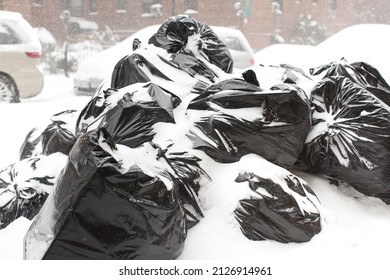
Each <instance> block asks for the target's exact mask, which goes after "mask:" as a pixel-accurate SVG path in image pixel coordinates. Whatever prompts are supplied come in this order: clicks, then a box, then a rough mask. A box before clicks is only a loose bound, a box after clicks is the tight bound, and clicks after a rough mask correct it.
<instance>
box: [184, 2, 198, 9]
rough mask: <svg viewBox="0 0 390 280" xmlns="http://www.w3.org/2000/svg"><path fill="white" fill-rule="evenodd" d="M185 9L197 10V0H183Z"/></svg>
mask: <svg viewBox="0 0 390 280" xmlns="http://www.w3.org/2000/svg"><path fill="white" fill-rule="evenodd" d="M184 9H185V10H195V11H197V10H198V0H185V1H184Z"/></svg>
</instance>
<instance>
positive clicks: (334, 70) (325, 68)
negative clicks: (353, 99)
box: [310, 58, 390, 106]
mask: <svg viewBox="0 0 390 280" xmlns="http://www.w3.org/2000/svg"><path fill="white" fill-rule="evenodd" d="M310 73H311V74H312V75H322V78H323V79H325V78H327V77H331V76H337V77H347V78H349V79H350V80H351V81H352V82H354V83H356V84H358V85H359V86H361V87H363V88H365V89H366V90H368V91H369V92H371V93H372V94H374V95H375V96H376V97H377V98H379V99H380V100H382V101H383V102H385V103H386V104H387V105H389V106H390V86H389V85H388V83H387V82H386V80H385V79H384V78H383V77H382V75H381V74H380V73H379V71H378V70H377V69H376V68H375V67H373V66H371V65H370V64H368V63H365V62H353V63H348V62H347V60H346V59H345V58H342V59H341V60H340V61H334V62H331V63H329V64H327V65H322V66H319V67H316V68H312V69H310Z"/></svg>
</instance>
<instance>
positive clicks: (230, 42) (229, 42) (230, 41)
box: [221, 36, 244, 51]
mask: <svg viewBox="0 0 390 280" xmlns="http://www.w3.org/2000/svg"><path fill="white" fill-rule="evenodd" d="M221 40H222V41H223V42H224V43H225V44H226V46H227V47H228V49H230V50H235V51H244V47H243V46H242V44H241V42H240V40H239V39H238V38H237V37H231V36H227V37H221Z"/></svg>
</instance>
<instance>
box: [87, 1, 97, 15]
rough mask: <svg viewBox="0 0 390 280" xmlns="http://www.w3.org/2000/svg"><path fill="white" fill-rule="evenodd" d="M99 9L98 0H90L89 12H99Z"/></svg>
mask: <svg viewBox="0 0 390 280" xmlns="http://www.w3.org/2000/svg"><path fill="white" fill-rule="evenodd" d="M97 11H98V0H89V13H90V14H97Z"/></svg>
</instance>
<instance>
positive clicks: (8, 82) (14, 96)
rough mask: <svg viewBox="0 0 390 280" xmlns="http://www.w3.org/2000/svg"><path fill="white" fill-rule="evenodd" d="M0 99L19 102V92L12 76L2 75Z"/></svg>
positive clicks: (0, 77) (0, 76)
mask: <svg viewBox="0 0 390 280" xmlns="http://www.w3.org/2000/svg"><path fill="white" fill-rule="evenodd" d="M0 101H2V102H9V103H16V102H19V92H18V90H17V88H16V85H15V83H14V81H13V80H12V78H10V77H8V76H6V75H0Z"/></svg>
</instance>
